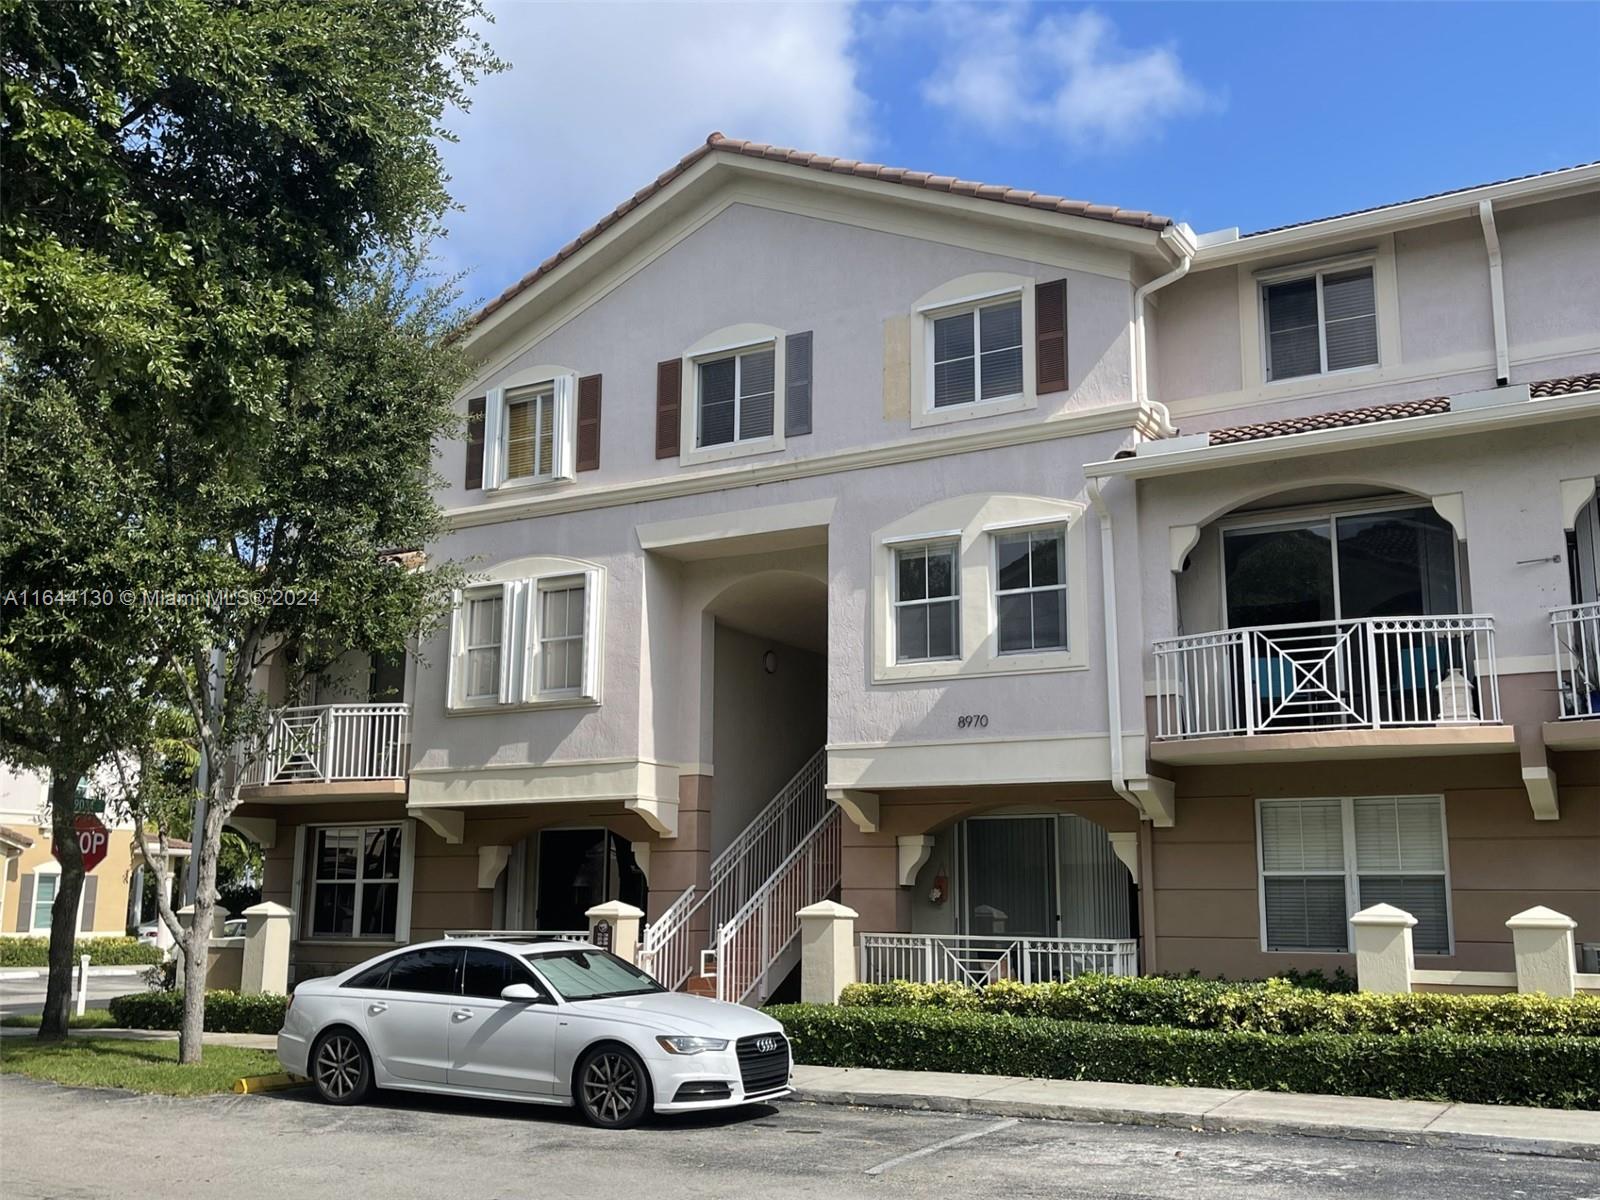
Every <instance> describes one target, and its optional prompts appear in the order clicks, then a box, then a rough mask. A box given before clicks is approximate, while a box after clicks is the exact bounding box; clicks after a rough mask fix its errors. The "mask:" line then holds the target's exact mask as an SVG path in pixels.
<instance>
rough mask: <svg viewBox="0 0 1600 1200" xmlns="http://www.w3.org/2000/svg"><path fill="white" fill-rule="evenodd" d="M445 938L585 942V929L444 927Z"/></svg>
mask: <svg viewBox="0 0 1600 1200" xmlns="http://www.w3.org/2000/svg"><path fill="white" fill-rule="evenodd" d="M444 936H445V937H447V938H500V939H502V940H507V941H516V942H587V941H588V940H589V931H588V930H587V929H446V930H445V931H444Z"/></svg>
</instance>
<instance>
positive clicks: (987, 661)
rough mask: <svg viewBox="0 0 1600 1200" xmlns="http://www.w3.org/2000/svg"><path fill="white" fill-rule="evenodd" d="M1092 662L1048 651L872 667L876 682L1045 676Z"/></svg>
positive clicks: (1082, 667)
mask: <svg viewBox="0 0 1600 1200" xmlns="http://www.w3.org/2000/svg"><path fill="white" fill-rule="evenodd" d="M1088 669H1089V664H1088V663H1086V662H1084V661H1083V659H1082V658H1081V657H1080V656H1078V655H1076V654H1071V653H1067V652H1063V651H1053V652H1051V653H1048V654H1007V655H1002V656H1000V657H989V656H974V657H973V658H971V659H959V658H941V659H937V660H934V661H931V662H910V663H888V664H885V665H880V666H878V667H877V668H875V669H874V670H873V673H872V682H873V683H907V682H915V681H917V680H938V679H986V678H991V677H994V676H1003V675H1043V674H1048V673H1051V672H1060V671H1087V670H1088Z"/></svg>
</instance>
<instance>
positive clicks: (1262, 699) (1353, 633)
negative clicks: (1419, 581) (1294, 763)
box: [1151, 615, 1514, 763]
mask: <svg viewBox="0 0 1600 1200" xmlns="http://www.w3.org/2000/svg"><path fill="white" fill-rule="evenodd" d="M1154 651H1155V661H1156V701H1155V708H1156V713H1155V727H1156V729H1155V736H1156V744H1155V745H1154V746H1153V747H1152V750H1151V757H1152V758H1155V759H1156V760H1157V761H1161V762H1169V763H1201V762H1228V761H1250V760H1264V761H1271V760H1273V759H1277V760H1279V761H1288V760H1292V759H1295V758H1304V757H1326V756H1335V757H1337V756H1340V755H1341V754H1348V755H1377V756H1382V755H1385V754H1419V753H1420V754H1426V753H1430V752H1432V753H1439V754H1450V753H1472V752H1489V751H1494V750H1499V749H1504V748H1507V747H1509V746H1511V745H1514V730H1512V729H1510V728H1509V727H1506V726H1502V725H1501V724H1500V690H1499V685H1498V681H1497V678H1496V673H1495V662H1494V618H1493V617H1489V616H1478V615H1459V616H1429V617H1366V618H1362V619H1359V620H1340V621H1319V622H1314V623H1307V624H1299V625H1264V626H1256V627H1253V628H1243V629H1224V630H1218V631H1217V632H1215V633H1201V634H1191V635H1188V636H1185V637H1176V638H1164V639H1161V640H1160V641H1157V642H1156V643H1155V645H1154ZM1240 739H1249V742H1250V745H1249V746H1246V745H1245V744H1244V743H1242V742H1241V741H1240ZM1186 745H1187V746H1190V747H1192V748H1191V749H1184V748H1182V747H1184V746H1186Z"/></svg>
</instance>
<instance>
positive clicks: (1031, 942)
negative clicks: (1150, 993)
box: [859, 933, 1139, 987]
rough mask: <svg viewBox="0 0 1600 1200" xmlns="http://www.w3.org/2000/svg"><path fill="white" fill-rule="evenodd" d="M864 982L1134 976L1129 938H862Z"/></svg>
mask: <svg viewBox="0 0 1600 1200" xmlns="http://www.w3.org/2000/svg"><path fill="white" fill-rule="evenodd" d="M859 954H860V963H859V968H860V978H861V981H862V982H863V983H889V982H891V981H894V980H905V981H908V982H911V983H961V984H966V985H967V986H968V987H983V986H985V985H987V984H990V983H994V982H995V981H996V980H999V979H1014V980H1017V981H1018V982H1021V983H1049V982H1059V981H1060V980H1063V979H1071V978H1072V977H1073V976H1074V975H1083V974H1088V973H1097V974H1101V975H1137V974H1138V973H1139V943H1138V942H1137V941H1135V940H1134V939H1132V938H1060V937H988V936H983V937H979V936H973V935H970V934H964V933H863V934H862V935H861V938H860V951H859Z"/></svg>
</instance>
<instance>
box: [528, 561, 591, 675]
mask: <svg viewBox="0 0 1600 1200" xmlns="http://www.w3.org/2000/svg"><path fill="white" fill-rule="evenodd" d="M583 635H584V580H583V576H581V575H579V576H576V577H572V578H567V579H558V580H552V581H550V582H549V583H542V584H541V585H540V588H539V652H538V653H539V691H540V693H541V694H543V695H577V694H578V693H580V692H581V691H582V690H583V665H584V651H583Z"/></svg>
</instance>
